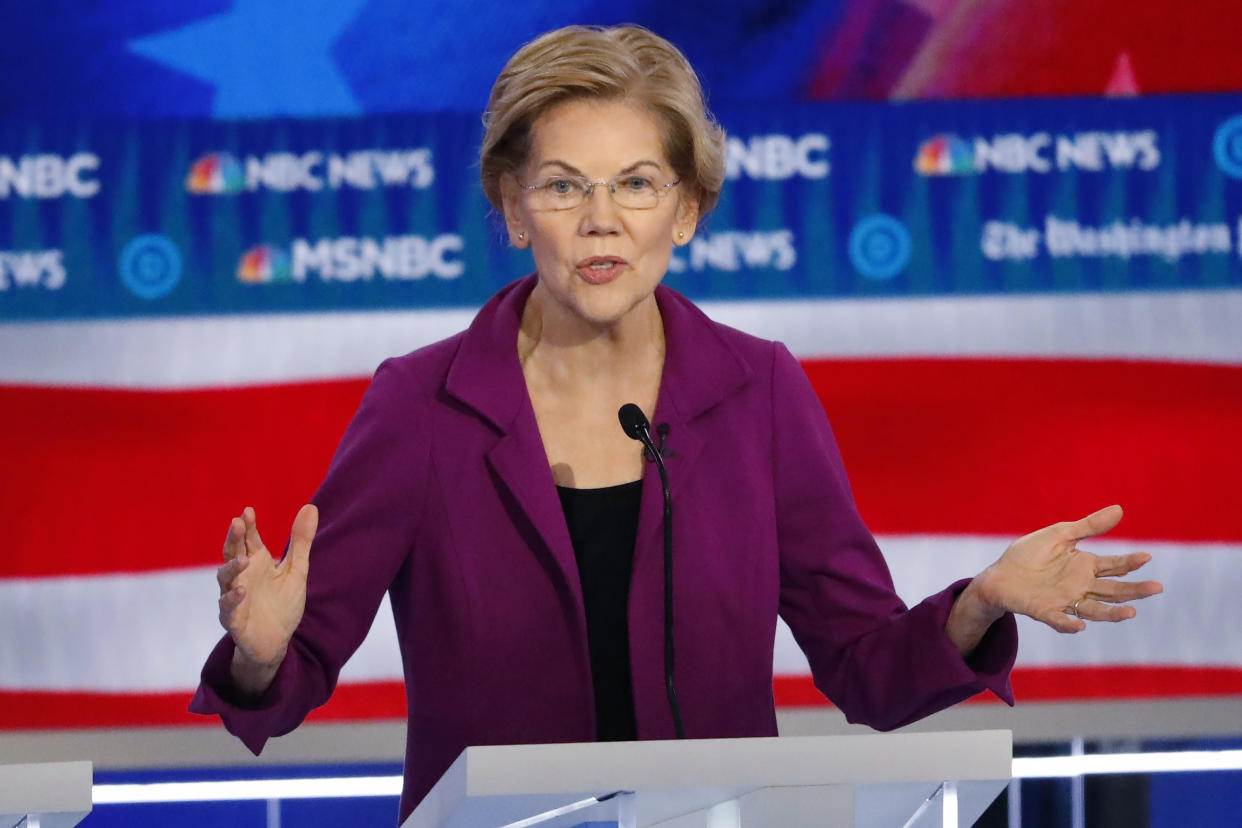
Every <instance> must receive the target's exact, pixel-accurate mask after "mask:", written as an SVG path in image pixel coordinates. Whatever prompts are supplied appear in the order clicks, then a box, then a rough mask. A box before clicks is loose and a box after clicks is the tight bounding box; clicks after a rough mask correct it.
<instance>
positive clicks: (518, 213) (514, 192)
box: [500, 174, 530, 250]
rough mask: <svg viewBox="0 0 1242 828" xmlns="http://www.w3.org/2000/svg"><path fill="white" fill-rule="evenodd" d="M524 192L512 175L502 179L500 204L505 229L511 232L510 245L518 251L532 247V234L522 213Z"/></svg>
mask: <svg viewBox="0 0 1242 828" xmlns="http://www.w3.org/2000/svg"><path fill="white" fill-rule="evenodd" d="M521 196H522V190H521V188H520V187H519V186H518V183H517V179H515V178H514V177H513V176H512V175H507V174H506V175H502V176H501V177H500V204H501V207H503V209H504V215H505V229H506V230H508V231H509V244H511V245H513V246H514V247H516V248H517V249H518V250H525V249H526V248H527V247H530V233H529V231H528V230H527V229H526V223H525V220H524V218H523V216H524V214H523V212H522V198H521Z"/></svg>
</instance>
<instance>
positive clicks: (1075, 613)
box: [1070, 598, 1082, 618]
mask: <svg viewBox="0 0 1242 828" xmlns="http://www.w3.org/2000/svg"><path fill="white" fill-rule="evenodd" d="M1081 603H1082V599H1081V598H1079V599H1078V600H1077V601H1075V602H1074V606H1072V607H1070V612H1071V613H1073V615H1074V617H1075V618H1082V616H1081V615H1079V614H1078V605H1079V604H1081Z"/></svg>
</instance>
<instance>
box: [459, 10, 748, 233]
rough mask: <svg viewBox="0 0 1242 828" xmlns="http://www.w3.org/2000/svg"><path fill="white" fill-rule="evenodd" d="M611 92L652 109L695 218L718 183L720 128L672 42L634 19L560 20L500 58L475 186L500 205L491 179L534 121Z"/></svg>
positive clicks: (513, 169) (518, 151) (512, 162)
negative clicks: (616, 22)
mask: <svg viewBox="0 0 1242 828" xmlns="http://www.w3.org/2000/svg"><path fill="white" fill-rule="evenodd" d="M582 98H587V99H597V100H618V99H623V100H626V101H630V102H633V103H635V104H637V105H638V106H639V107H640V108H642V109H643V110H645V111H646V112H648V113H650V114H651V115H653V116H654V117H655V118H656V120H657V122H658V123H659V124H660V127H661V132H662V133H663V142H664V154H665V156H666V157H667V158H668V161H669V163H670V164H671V165H672V167H673V172H674V173H675V174H676V175H677V176H678V177H679V178H680V179H681V181H682V182H683V184H684V185H685V186H686V188H687V189H686V192H688V193H689V194H691V195H692V196H693V197H695V198H697V200H698V208H699V216H700V217H702V216H704V215H706V214H707V213H708V212H710V211H711V209H712V208H713V207H715V206H716V201H717V199H719V197H720V190H721V188H722V187H723V186H724V173H725V140H724V130H723V129H721V128H720V125H719V124H717V123H716V121H715V119H713V118H712V116H711V113H709V112H708V111H707V106H706V103H705V101H704V99H703V90H702V87H701V86H700V84H699V79H698V76H697V75H695V73H694V69H693V68H691V66H690V62H689V61H687V60H686V58H685V55H683V54H682V53H681V52H680V51H679V50H678V49H677V47H676V46H674V45H673V44H672V43H669V42H668V41H667V40H665V39H664V38H662V37H660V36H658V35H656V34H654V33H652V32H650V31H648V30H647V29H644V28H642V27H641V26H613V27H607V28H605V27H602V26H566V27H565V28H563V29H556V30H555V31H551V32H548V33H547V34H544V35H541V36H539V37H538V38H536V39H535V40H532V41H531V42H530V43H527V44H526V45H525V46H523V47H522V48H521V49H519V50H518V51H517V53H516V54H515V55H514V56H513V57H511V58H510V59H509V62H508V63H507V64H505V68H504V69H503V70H501V72H500V77H498V78H497V79H496V83H495V85H494V86H492V94H491V96H490V98H489V99H488V102H487V111H486V112H485V113H484V114H483V127H484V132H483V146H482V148H481V149H480V151H479V166H480V177H481V179H482V182H483V192H484V193H485V194H486V195H487V200H488V201H490V202H491V203H492V206H493V207H495V208H496V209H497V210H500V211H501V212H503V209H504V208H503V206H502V202H501V195H500V180H501V178H502V177H503V176H504V175H505V174H507V173H513V174H517V173H518V171H519V170H520V169H521V168H522V166H523V165H524V164H525V163H526V160H527V158H528V157H529V155H530V150H531V145H532V142H533V141H532V139H533V136H532V134H531V129H532V126H533V125H534V123H535V120H536V119H537V118H538V117H539V116H540V115H542V114H543V113H545V112H547V111H548V110H550V109H552V108H553V107H555V106H557V105H558V104H561V103H564V102H566V101H570V100H576V99H582Z"/></svg>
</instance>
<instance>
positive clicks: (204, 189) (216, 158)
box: [185, 152, 246, 195]
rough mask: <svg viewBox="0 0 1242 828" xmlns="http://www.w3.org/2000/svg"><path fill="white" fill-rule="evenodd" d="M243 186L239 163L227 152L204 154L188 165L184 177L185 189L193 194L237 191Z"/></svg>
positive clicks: (244, 181) (243, 181)
mask: <svg viewBox="0 0 1242 828" xmlns="http://www.w3.org/2000/svg"><path fill="white" fill-rule="evenodd" d="M245 186H246V176H245V175H243V174H242V167H241V164H239V163H237V159H236V158H234V157H233V156H231V155H229V154H228V153H227V152H213V153H209V154H207V155H204V156H203V157H202V158H199V159H198V160H197V161H195V162H194V163H193V164H191V165H190V174H189V175H187V176H186V177H185V189H186V191H187V192H189V193H192V194H194V195H216V194H219V193H237V192H241V191H242V190H243V189H244V188H245Z"/></svg>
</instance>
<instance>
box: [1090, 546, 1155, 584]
mask: <svg viewBox="0 0 1242 828" xmlns="http://www.w3.org/2000/svg"><path fill="white" fill-rule="evenodd" d="M1150 560H1151V555H1150V554H1148V553H1146V552H1131V553H1130V554H1128V555H1096V556H1095V574H1096V576H1097V577H1106V578H1116V577H1118V576H1121V575H1128V574H1130V573H1131V572H1133V571H1134V570H1136V569H1138V568H1139V567H1140V566H1143V565H1144V564H1146V563H1147V562H1148V561H1150Z"/></svg>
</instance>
